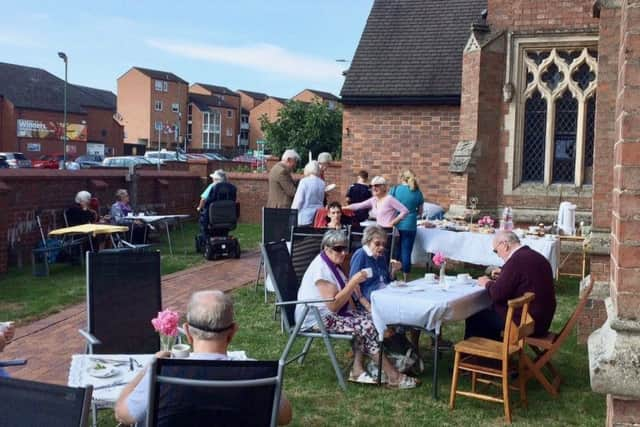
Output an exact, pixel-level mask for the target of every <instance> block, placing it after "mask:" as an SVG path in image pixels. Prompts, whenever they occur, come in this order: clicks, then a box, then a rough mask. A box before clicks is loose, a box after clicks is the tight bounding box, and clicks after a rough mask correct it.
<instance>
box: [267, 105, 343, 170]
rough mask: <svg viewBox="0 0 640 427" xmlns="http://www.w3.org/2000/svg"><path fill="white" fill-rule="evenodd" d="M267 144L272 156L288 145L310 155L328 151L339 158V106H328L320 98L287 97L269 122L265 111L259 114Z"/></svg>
mask: <svg viewBox="0 0 640 427" xmlns="http://www.w3.org/2000/svg"><path fill="white" fill-rule="evenodd" d="M260 125H261V126H262V132H263V133H264V136H265V140H266V142H267V147H268V148H269V149H270V150H271V153H272V154H273V155H275V156H280V155H281V154H282V153H283V152H284V150H286V149H287V148H293V149H295V150H296V151H297V152H298V154H300V155H301V156H303V158H304V157H305V156H306V153H308V152H309V151H311V152H312V153H313V157H314V158H315V157H317V156H318V154H319V153H322V152H324V151H326V152H329V153H331V154H332V155H333V157H334V158H339V157H340V153H341V150H342V109H341V108H339V107H338V108H335V109H330V108H329V106H328V105H326V104H325V103H323V102H312V103H307V102H300V101H289V102H287V104H286V105H285V106H284V107H282V108H281V109H280V111H279V112H278V119H277V120H276V121H275V122H273V123H271V122H269V120H268V118H267V116H266V115H264V116H262V117H260Z"/></svg>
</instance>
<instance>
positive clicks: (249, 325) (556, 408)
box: [101, 269, 606, 427]
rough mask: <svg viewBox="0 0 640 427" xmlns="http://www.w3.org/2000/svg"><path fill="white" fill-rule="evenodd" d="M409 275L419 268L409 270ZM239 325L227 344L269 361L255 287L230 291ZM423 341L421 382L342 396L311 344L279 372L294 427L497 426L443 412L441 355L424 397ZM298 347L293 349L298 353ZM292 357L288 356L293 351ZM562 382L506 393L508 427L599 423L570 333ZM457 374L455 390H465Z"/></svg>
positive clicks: (264, 317)
mask: <svg viewBox="0 0 640 427" xmlns="http://www.w3.org/2000/svg"><path fill="white" fill-rule="evenodd" d="M416 270H417V271H416V272H415V275H421V274H422V271H420V270H419V269H416ZM577 294H578V281H577V280H576V279H562V280H561V281H560V282H559V284H558V287H557V297H558V310H557V312H556V316H555V320H554V323H553V329H554V330H559V329H560V327H561V326H562V325H563V324H564V322H565V321H566V319H567V318H568V317H569V316H570V315H571V313H572V311H573V309H574V306H575V304H576V301H577V297H578V296H577ZM233 298H234V301H235V307H236V317H237V321H238V323H239V325H240V330H239V331H238V334H237V335H236V337H235V339H234V341H233V342H232V345H231V349H232V350H245V351H246V352H247V354H248V355H249V356H250V357H252V358H256V359H277V358H278V357H279V356H280V353H281V351H282V349H283V348H284V345H285V342H286V337H285V336H284V335H283V334H281V332H280V327H279V323H278V321H274V320H273V305H272V304H264V301H263V296H262V290H261V289H259V290H258V292H255V291H254V290H253V287H246V288H242V289H239V290H237V291H235V292H233ZM463 327H464V324H463V323H462V322H458V323H455V324H447V325H445V328H444V332H443V333H444V335H445V336H446V338H447V339H450V340H453V341H457V340H459V339H461V338H462V334H463ZM429 341H430V340H429V339H427V338H423V339H422V340H421V352H422V354H423V357H424V359H425V372H424V373H423V374H422V375H421V379H422V385H421V386H420V387H418V388H416V389H414V390H403V391H398V390H390V389H386V388H383V387H377V386H367V385H359V384H349V385H348V389H347V392H346V393H344V392H342V391H341V390H340V388H339V387H338V384H337V381H336V378H335V374H334V372H333V369H332V367H331V364H330V362H329V359H328V357H327V356H326V352H325V349H324V345H323V344H322V342H314V344H313V347H312V350H311V352H310V354H309V355H308V356H307V359H306V360H305V362H304V364H303V365H299V364H298V363H297V362H294V363H292V364H290V365H288V366H287V368H286V370H285V382H284V384H285V387H284V389H285V392H286V394H287V396H288V397H289V399H290V400H291V402H292V404H293V408H294V418H293V423H292V425H294V426H328V425H334V426H335V425H353V426H369V425H382V426H386V425H394V426H464V427H470V426H499V425H503V410H502V405H499V404H493V403H487V402H482V401H478V400H475V399H469V398H464V397H459V398H458V399H457V400H456V409H455V410H454V411H449V409H448V397H449V390H450V384H451V368H452V366H453V357H452V354H451V353H444V354H443V358H442V359H441V361H440V365H439V367H440V369H439V378H440V390H439V392H440V398H439V399H438V400H437V401H434V400H433V399H432V398H431V392H432V388H431V387H432V381H431V372H432V371H431V367H432V365H431V352H430V351H429V345H430V344H429ZM335 347H336V354H337V355H338V359H339V360H340V362H341V364H342V366H343V367H344V368H345V372H347V370H348V361H349V350H350V348H349V345H348V344H345V343H339V344H336V345H335ZM300 348H301V345H298V346H297V348H294V350H293V351H295V350H299V349H300ZM292 354H296V353H293V352H292ZM555 364H556V365H557V367H558V368H559V370H560V371H561V372H562V374H563V377H564V383H563V384H562V387H561V392H560V396H559V397H557V398H553V397H551V396H550V395H548V394H547V393H546V391H544V389H543V388H542V387H541V386H540V385H539V384H537V383H536V382H535V381H531V382H529V387H528V392H529V396H528V397H529V408H528V410H525V409H523V408H522V407H521V405H520V404H519V397H518V394H517V392H512V410H513V425H514V426H543V425H551V426H602V425H604V423H605V409H606V408H605V399H604V396H602V395H599V394H595V393H593V392H592V391H591V388H590V386H589V369H588V359H587V349H586V346H582V345H578V344H577V343H576V337H575V332H574V333H573V335H572V336H571V337H570V338H569V339H568V340H567V342H566V343H565V346H564V348H563V349H562V350H561V351H560V352H559V354H558V355H557V357H556V358H555ZM468 385H469V384H468V380H467V379H466V378H462V379H461V384H460V386H461V387H468ZM101 421H102V422H101V425H108V426H115V424H116V423H115V421H114V420H113V418H112V414H111V412H109V411H105V413H103V414H101Z"/></svg>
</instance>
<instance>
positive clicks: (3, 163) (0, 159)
mask: <svg viewBox="0 0 640 427" xmlns="http://www.w3.org/2000/svg"><path fill="white" fill-rule="evenodd" d="M8 168H9V163H8V162H7V158H6V157H5V156H0V169H8Z"/></svg>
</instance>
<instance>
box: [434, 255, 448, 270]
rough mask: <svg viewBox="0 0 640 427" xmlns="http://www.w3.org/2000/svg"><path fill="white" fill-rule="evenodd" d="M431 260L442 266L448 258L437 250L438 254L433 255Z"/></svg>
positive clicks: (437, 265)
mask: <svg viewBox="0 0 640 427" xmlns="http://www.w3.org/2000/svg"><path fill="white" fill-rule="evenodd" d="M431 260H432V261H433V263H434V264H435V265H436V267H440V266H441V265H442V263H444V262H445V261H446V260H447V258H445V256H444V255H443V254H442V252H436V254H435V255H434V256H433V258H432V259H431Z"/></svg>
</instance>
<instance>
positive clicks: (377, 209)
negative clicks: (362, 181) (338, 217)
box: [345, 176, 409, 227]
mask: <svg viewBox="0 0 640 427" xmlns="http://www.w3.org/2000/svg"><path fill="white" fill-rule="evenodd" d="M371 188H372V190H373V197H372V198H370V199H368V200H365V201H364V202H360V203H352V204H350V205H349V206H345V209H351V210H354V211H356V210H359V209H371V216H373V217H375V219H376V222H377V223H378V225H380V226H382V227H393V226H395V225H396V224H397V223H399V222H400V221H402V218H404V217H405V216H407V214H408V213H409V210H408V209H407V208H406V207H405V206H404V205H403V204H402V203H400V202H399V201H398V199H396V198H395V197H393V196H391V195H389V194H387V180H385V179H384V178H383V177H381V176H376V177H374V178H373V179H372V180H371Z"/></svg>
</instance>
